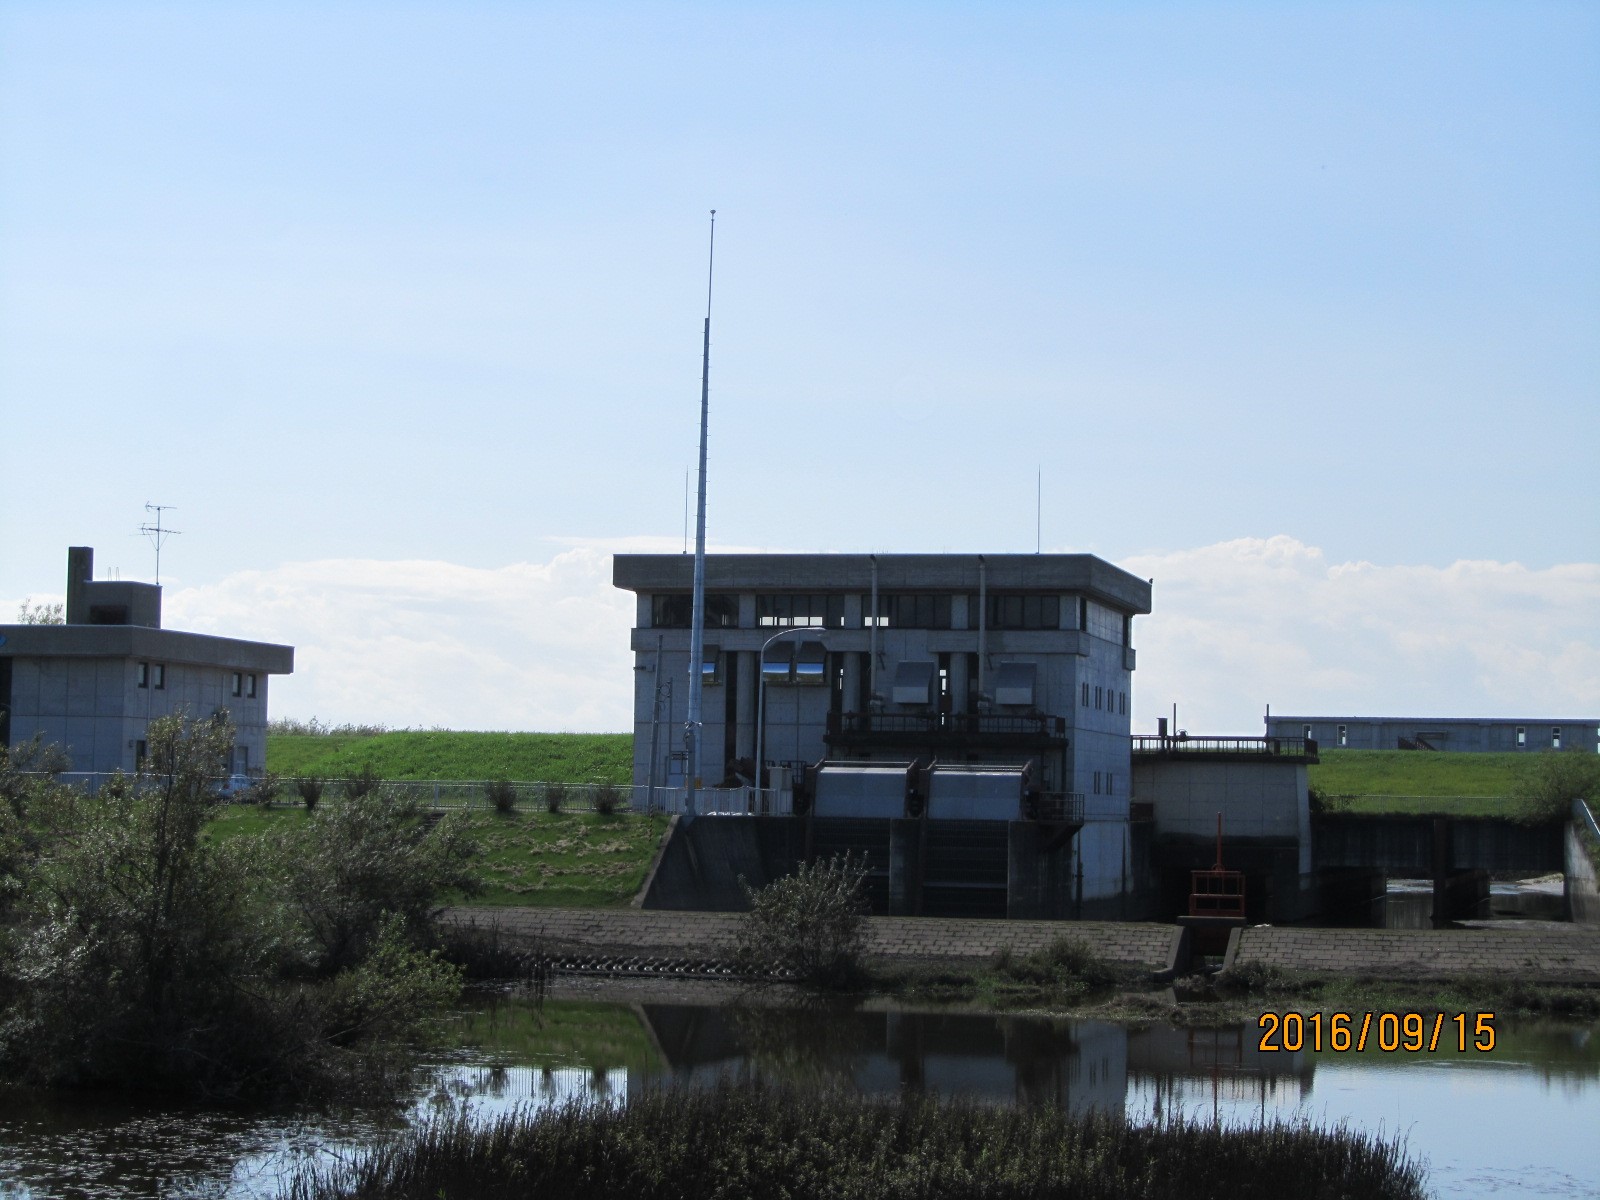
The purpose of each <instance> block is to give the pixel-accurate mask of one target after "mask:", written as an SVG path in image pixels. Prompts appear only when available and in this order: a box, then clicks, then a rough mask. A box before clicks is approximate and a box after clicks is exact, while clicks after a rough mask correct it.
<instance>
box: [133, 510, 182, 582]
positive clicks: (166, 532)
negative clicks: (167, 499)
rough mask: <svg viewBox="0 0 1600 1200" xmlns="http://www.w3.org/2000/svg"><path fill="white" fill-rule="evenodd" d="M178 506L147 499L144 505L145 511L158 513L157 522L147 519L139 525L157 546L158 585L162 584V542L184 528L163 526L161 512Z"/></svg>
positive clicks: (141, 531)
mask: <svg viewBox="0 0 1600 1200" xmlns="http://www.w3.org/2000/svg"><path fill="white" fill-rule="evenodd" d="M177 507H178V506H177V505H176V504H151V503H149V502H148V501H146V503H145V506H144V510H145V512H147V513H151V512H153V513H155V515H156V523H155V524H154V525H152V524H150V523H149V522H148V521H146V522H145V523H144V524H143V525H141V526H139V532H140V533H142V534H144V535H145V537H147V538H149V539H150V544H151V545H152V546H154V547H155V548H156V586H157V587H160V586H161V544H162V543H163V542H165V541H166V540H167V539H168V538H169V537H171V536H172V535H173V534H175V533H182V532H183V530H181V529H166V528H163V527H162V524H161V514H162V513H164V512H169V511H171V510H173V509H175V508H177Z"/></svg>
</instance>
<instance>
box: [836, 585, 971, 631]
mask: <svg viewBox="0 0 1600 1200" xmlns="http://www.w3.org/2000/svg"><path fill="white" fill-rule="evenodd" d="M951 599H952V597H950V596H949V595H948V594H946V595H938V594H936V593H933V592H879V593H878V613H877V617H876V618H874V617H873V613H872V596H871V595H870V594H869V595H866V596H863V597H861V616H862V624H863V625H877V626H879V627H887V628H890V629H949V628H950V601H951ZM971 611H973V612H977V609H976V608H973V609H972V610H971Z"/></svg>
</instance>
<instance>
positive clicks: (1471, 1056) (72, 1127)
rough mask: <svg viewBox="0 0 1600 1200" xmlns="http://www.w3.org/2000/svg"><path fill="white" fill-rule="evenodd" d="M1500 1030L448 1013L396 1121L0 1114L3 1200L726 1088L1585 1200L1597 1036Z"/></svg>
mask: <svg viewBox="0 0 1600 1200" xmlns="http://www.w3.org/2000/svg"><path fill="white" fill-rule="evenodd" d="M1446 1032H1447V1035H1448V1032H1449V1031H1448V1029H1447V1031H1446ZM1496 1032H1497V1045H1496V1047H1495V1049H1494V1051H1493V1052H1492V1053H1489V1054H1479V1053H1477V1052H1475V1051H1470V1052H1468V1053H1466V1054H1462V1053H1459V1052H1458V1051H1457V1050H1456V1049H1455V1048H1454V1047H1453V1046H1449V1047H1448V1049H1446V1050H1442V1051H1441V1052H1437V1053H1434V1054H1413V1055H1407V1054H1404V1053H1396V1054H1383V1053H1382V1052H1381V1051H1379V1050H1378V1049H1377V1048H1376V1046H1369V1048H1368V1050H1367V1051H1366V1052H1365V1053H1362V1054H1355V1053H1346V1054H1336V1053H1333V1052H1331V1051H1327V1050H1325V1051H1323V1052H1322V1053H1320V1054H1319V1053H1313V1052H1309V1051H1305V1050H1302V1051H1300V1052H1297V1053H1285V1052H1264V1051H1262V1049H1261V1048H1260V1046H1259V1040H1260V1033H1259V1031H1258V1030H1257V1028H1256V1027H1255V1026H1253V1025H1252V1026H1249V1027H1234V1028H1228V1029H1220V1030H1189V1029H1182V1028H1175V1027H1173V1026H1170V1025H1165V1024H1149V1025H1143V1026H1139V1027H1128V1026H1124V1025H1118V1024H1114V1023H1111V1022H1105V1021H1093V1020H1066V1019H1058V1020H1052V1019H1045V1018H1036V1017H1014V1016H976V1015H970V1014H953V1013H908V1012H900V1011H891V1010H889V1009H887V1008H886V1007H868V1008H858V1009H840V1008H836V1007H830V1006H826V1005H814V1006H807V1007H802V1008H769V1007H747V1006H725V1007H711V1006H696V1005H682V1004H650V1003H644V1004H627V1005H624V1004H613V1003H606V1002H602V1001H550V1002H547V1003H546V1004H545V1005H544V1007H543V1008H542V1010H540V1009H535V1008H534V1007H532V1006H531V1005H528V1004H526V1003H518V1002H515V1001H509V1000H504V999H495V1000H490V999H485V1000H484V1001H483V1002H482V1003H480V1004H479V1005H478V1006H477V1007H475V1008H474V1009H473V1010H471V1011H470V1012H465V1013H463V1014H462V1016H461V1018H460V1020H459V1022H458V1028H457V1034H458V1041H459V1042H460V1047H459V1049H457V1050H456V1051H454V1052H452V1053H451V1054H450V1055H448V1056H445V1057H443V1058H441V1059H440V1060H438V1061H437V1062H436V1063H435V1064H434V1066H435V1068H436V1071H435V1074H434V1076H433V1078H432V1080H431V1081H430V1083H429V1084H428V1086H427V1087H426V1088H425V1089H424V1090H423V1091H422V1092H420V1093H419V1094H418V1095H417V1096H416V1097H414V1098H413V1100H412V1102H411V1104H410V1105H409V1107H408V1108H407V1109H406V1110H405V1111H404V1112H401V1113H398V1114H394V1113H391V1114H384V1113H371V1112H366V1113H363V1112H342V1113H328V1112H315V1111H306V1110H285V1111H277V1112H259V1111H257V1112H251V1113H226V1112H225V1113H218V1112H214V1111H207V1110H201V1109H185V1108H181V1107H172V1106H165V1107H163V1106H147V1105H131V1104H128V1103H126V1102H122V1101H95V1100H92V1099H88V1098H82V1097H73V1098H72V1099H71V1100H70V1101H53V1102H49V1103H41V1102H39V1101H38V1100H37V1099H28V1100H23V1099H20V1098H15V1097H13V1098H12V1099H10V1100H0V1176H3V1177H4V1178H5V1182H0V1197H4V1198H5V1200H40V1198H42V1197H51V1198H52V1200H54V1198H56V1197H61V1198H62V1200H78V1198H89V1197H94V1198H99V1197H113V1196H114V1197H119V1198H121V1197H128V1198H140V1197H169V1196H170V1197H196V1196H203V1197H228V1198H242V1197H266V1196H272V1195H274V1194H275V1193H276V1191H277V1188H278V1184H279V1181H280V1179H281V1178H282V1177H283V1176H284V1175H285V1174H286V1173H287V1172H288V1171H290V1170H292V1169H293V1168H294V1166H295V1165H296V1164H298V1163H303V1162H308V1161H324V1162H326V1161H329V1160H331V1159H333V1158H337V1157H341V1156H345V1155H349V1154H352V1153H355V1152H357V1151H358V1150H359V1147H360V1146H361V1145H363V1144H366V1143H369V1142H371V1141H372V1140H373V1139H375V1138H378V1137H381V1136H383V1135H384V1134H385V1133H386V1132H388V1131H391V1130H393V1129H396V1128H398V1127H400V1125H402V1124H404V1123H405V1122H407V1121H417V1120H422V1119H425V1118H426V1117H427V1116H428V1115H429V1114H431V1113H434V1112H438V1111H444V1110H449V1109H454V1108H456V1107H459V1106H467V1107H469V1108H470V1109H471V1110H472V1111H474V1112H476V1113H479V1114H480V1115H492V1114H495V1113H499V1112H504V1111H508V1110H511V1109H514V1108H517V1107H534V1108H537V1107H540V1106H543V1105H547V1104H551V1103H559V1102H560V1101H562V1100H564V1099H566V1098H568V1097H572V1096H583V1097H609V1098H612V1099H614V1100H617V1101H621V1100H625V1099H626V1098H627V1097H628V1096H630V1095H635V1094H638V1093H639V1092H640V1091H642V1090H643V1089H647V1088H655V1087H662V1086H668V1087H704V1086H710V1085H711V1084H713V1083H714V1082H715V1081H717V1080H719V1079H723V1078H727V1077H730V1076H733V1077H751V1076H754V1077H760V1078H764V1079H769V1080H785V1081H789V1082H794V1083H800V1084H806V1083H815V1084H824V1083H847V1084H849V1085H851V1086H853V1087H855V1088H857V1089H859V1090H860V1091H862V1092H864V1093H868V1094H874V1095H891V1094H895V1093H898V1092H901V1091H906V1090H909V1091H927V1092H937V1093H939V1094H942V1095H953V1096H961V1097H964V1098H966V1099H968V1100H970V1101H972V1102H975V1103H981V1104H1004V1105H1033V1104H1052V1105H1062V1106H1064V1107H1066V1108H1068V1109H1070V1110H1073V1111H1078V1112H1089V1111H1102V1112H1109V1113H1113V1114H1120V1115H1121V1116H1123V1117H1124V1118H1125V1119H1127V1120H1129V1121H1135V1122H1149V1121H1163V1120H1168V1119H1171V1118H1173V1117H1175V1116H1178V1115H1182V1116H1184V1117H1185V1118H1188V1119H1194V1120H1203V1121H1211V1120H1219V1121H1222V1122H1225V1123H1230V1124H1245V1125H1248V1124H1253V1123H1255V1122H1258V1121H1261V1120H1271V1119H1274V1118H1281V1119H1287V1120H1300V1119H1307V1120H1310V1121H1313V1122H1315V1123H1319V1124H1333V1123H1339V1122H1344V1123H1346V1124H1349V1125H1351V1126H1354V1127H1360V1128H1363V1129H1367V1130H1374V1131H1382V1132H1384V1133H1385V1134H1400V1135H1403V1136H1404V1137H1405V1139H1406V1143H1407V1147H1408V1149H1409V1151H1410V1152H1411V1153H1412V1154H1413V1155H1420V1156H1423V1157H1425V1158H1426V1159H1428V1161H1429V1166H1430V1185H1431V1187H1432V1188H1433V1190H1434V1191H1435V1193H1436V1194H1438V1195H1440V1196H1449V1197H1456V1196H1466V1197H1473V1196H1505V1195H1511V1194H1515V1195H1519V1196H1527V1195H1531V1196H1594V1195H1597V1194H1600V1137H1597V1136H1596V1132H1595V1130H1596V1117H1597V1116H1600V1026H1577V1025H1563V1024H1552V1023H1533V1022H1529V1023H1522V1024H1510V1023H1507V1022H1503V1021H1501V1022H1496ZM1444 1041H1445V1042H1446V1043H1448V1042H1449V1037H1448V1036H1446V1038H1445V1039H1444Z"/></svg>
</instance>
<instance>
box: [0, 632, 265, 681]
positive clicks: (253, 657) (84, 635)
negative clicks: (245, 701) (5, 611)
mask: <svg viewBox="0 0 1600 1200" xmlns="http://www.w3.org/2000/svg"><path fill="white" fill-rule="evenodd" d="M0 657H4V658H139V659H159V660H161V661H162V662H168V663H188V664H190V665H193V666H205V667H225V668H227V669H229V670H239V671H259V672H261V673H262V674H265V675H290V674H293V673H294V647H293V646H279V645H277V644H275V643H273V642H247V641H244V640H243V639H241V638H227V637H213V636H212V635H211V634H206V633H184V632H182V631H181V630H177V629H155V628H153V627H151V626H147V625H0Z"/></svg>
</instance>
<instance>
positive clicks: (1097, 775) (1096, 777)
mask: <svg viewBox="0 0 1600 1200" xmlns="http://www.w3.org/2000/svg"><path fill="white" fill-rule="evenodd" d="M1094 794H1095V795H1096V796H1098V795H1099V794H1100V772H1099V771H1096V772H1095V773H1094Z"/></svg>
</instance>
